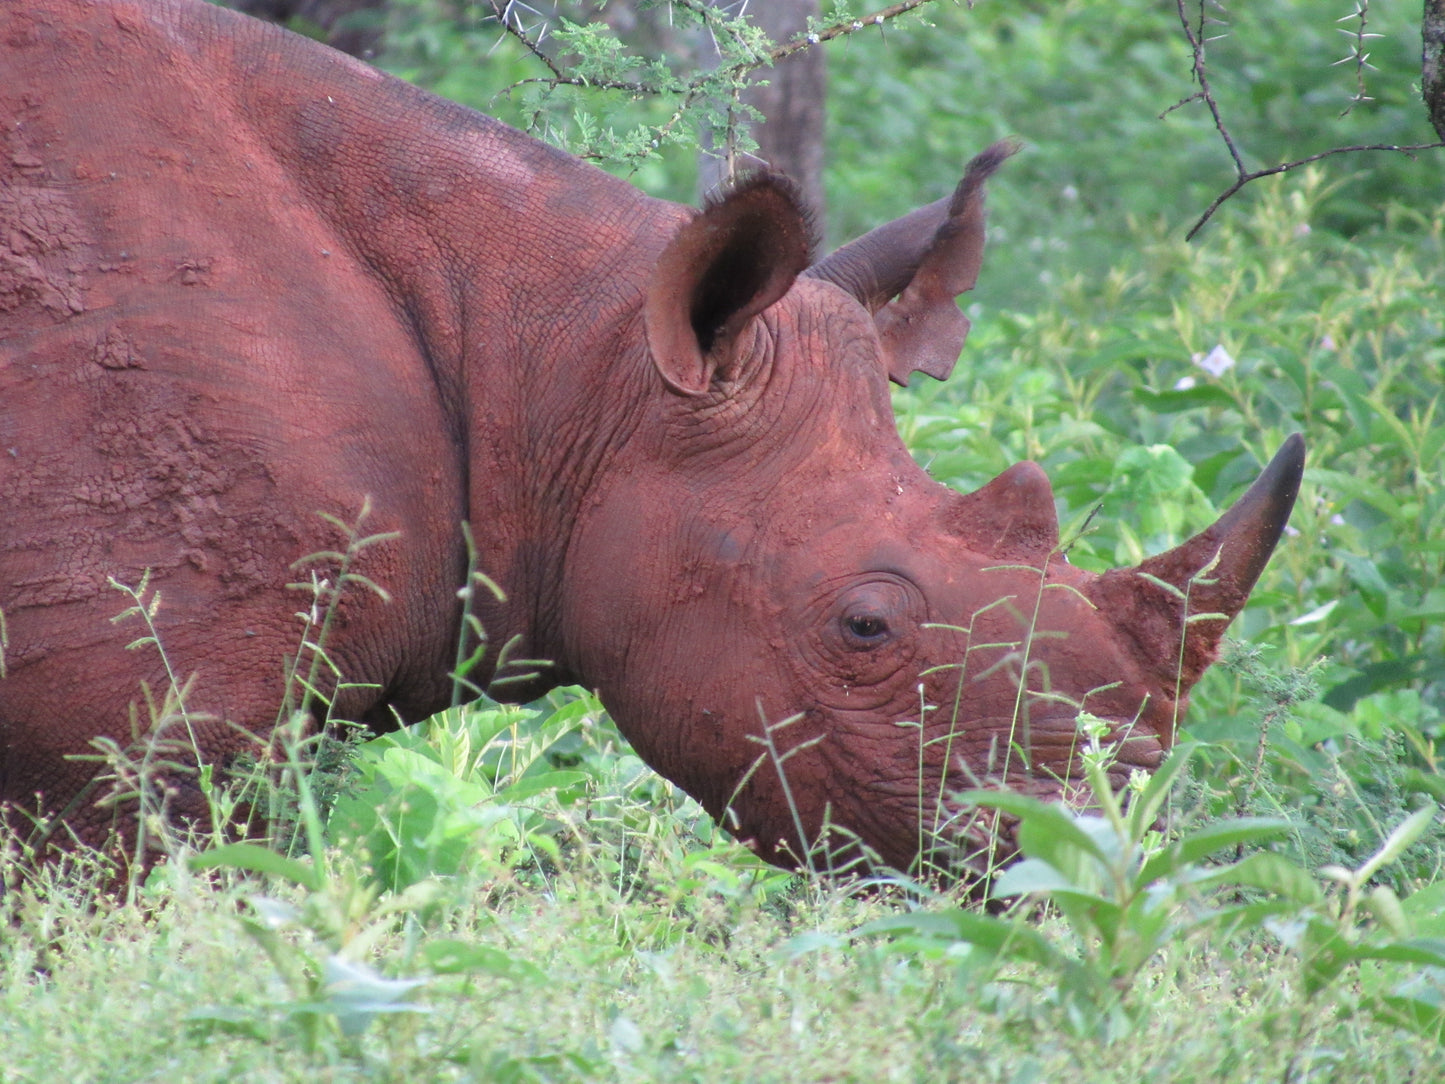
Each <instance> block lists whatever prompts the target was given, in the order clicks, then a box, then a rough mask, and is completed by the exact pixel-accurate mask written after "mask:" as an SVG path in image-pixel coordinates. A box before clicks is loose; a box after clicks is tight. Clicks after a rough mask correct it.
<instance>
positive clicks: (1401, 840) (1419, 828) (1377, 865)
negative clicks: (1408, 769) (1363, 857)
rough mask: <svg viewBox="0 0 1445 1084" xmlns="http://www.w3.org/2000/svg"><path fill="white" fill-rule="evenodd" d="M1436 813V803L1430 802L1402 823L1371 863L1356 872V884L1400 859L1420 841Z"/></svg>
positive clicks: (1362, 882) (1368, 862) (1373, 856)
mask: <svg viewBox="0 0 1445 1084" xmlns="http://www.w3.org/2000/svg"><path fill="white" fill-rule="evenodd" d="M1435 813H1436V807H1435V803H1434V802H1430V803H1427V804H1426V805H1425V806H1424V807H1423V808H1421V809H1417V810H1415V812H1413V813H1411V814H1410V815H1409V816H1408V817H1406V818H1405V819H1404V820H1403V821H1401V822H1400V823H1399V825H1398V826H1396V828H1395V830H1394V831H1393V832H1391V833H1390V834H1389V836H1388V837H1386V839H1385V842H1384V843H1383V844H1382V845H1381V847H1380V849H1379V850H1378V851H1376V852H1375V853H1374V855H1372V856H1371V857H1370V859H1369V861H1367V862H1366V863H1365V864H1364V865H1363V866H1361V867H1360V868H1359V869H1358V870H1356V871H1355V883H1356V884H1364V883H1365V882H1366V881H1368V880H1369V879H1370V878H1371V877H1373V876H1374V875H1375V874H1376V873H1378V872H1379V871H1380V870H1381V869H1382V868H1384V867H1385V866H1387V865H1389V864H1390V863H1391V862H1393V861H1395V859H1397V858H1399V857H1400V855H1401V853H1403V852H1404V850H1405V848H1407V847H1409V846H1410V844H1412V843H1414V842H1415V841H1416V840H1417V839H1419V838H1420V836H1421V835H1423V834H1424V832H1425V829H1427V828H1429V827H1430V822H1431V821H1432V820H1434V819H1435Z"/></svg>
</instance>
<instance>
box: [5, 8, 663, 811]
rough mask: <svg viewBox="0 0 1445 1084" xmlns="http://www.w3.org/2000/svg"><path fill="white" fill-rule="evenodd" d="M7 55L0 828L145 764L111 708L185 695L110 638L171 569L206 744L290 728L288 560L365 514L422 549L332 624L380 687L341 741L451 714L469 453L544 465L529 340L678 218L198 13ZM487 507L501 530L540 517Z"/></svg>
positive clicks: (174, 655) (45, 22)
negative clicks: (62, 691)
mask: <svg viewBox="0 0 1445 1084" xmlns="http://www.w3.org/2000/svg"><path fill="white" fill-rule="evenodd" d="M0 50H3V52H0V68H3V70H4V78H3V79H0V117H3V118H4V120H5V124H4V128H3V131H0V610H3V612H4V614H5V617H6V619H7V624H8V632H9V645H8V648H7V650H6V655H5V664H6V669H7V671H8V676H7V679H6V681H5V682H4V683H3V685H0V791H3V794H0V797H3V796H9V795H22V794H25V793H33V791H34V789H35V788H37V787H39V786H47V787H50V788H51V789H53V790H56V791H63V790H64V786H65V784H64V781H63V780H62V781H57V777H59V776H66V777H67V778H69V777H70V776H72V775H75V774H76V773H77V772H80V773H82V774H88V773H89V771H90V769H89V768H88V767H87V768H85V769H71V768H65V767H61V766H60V759H59V758H61V757H62V756H64V755H67V754H72V753H75V752H84V751H86V749H87V747H88V743H89V739H90V738H91V737H92V736H94V735H95V734H97V733H100V734H106V733H108V734H111V735H114V736H116V737H117V738H119V737H121V736H122V735H123V734H124V732H125V730H126V727H127V726H128V723H127V721H126V719H125V717H124V714H123V713H119V714H118V713H117V712H116V710H115V707H114V705H115V703H116V700H117V698H116V695H115V693H116V689H117V688H118V687H121V686H123V687H124V688H125V689H131V690H136V691H138V679H147V680H150V681H152V682H153V683H155V682H159V681H160V680H161V678H162V677H163V673H164V672H163V668H162V667H161V665H160V663H159V662H158V661H157V660H156V659H155V658H154V657H152V656H149V655H144V657H141V656H138V655H137V654H136V653H130V654H127V653H125V652H124V651H122V650H121V648H122V645H123V644H124V642H125V641H126V640H129V639H131V638H132V637H133V636H134V635H138V632H136V631H135V630H131V629H127V630H123V631H120V632H117V630H116V629H114V628H113V627H112V626H111V625H110V622H109V620H108V619H109V618H110V617H111V616H113V615H114V614H115V613H117V612H118V611H119V610H121V609H122V608H124V604H125V600H124V599H123V598H121V597H120V596H119V595H117V594H116V593H115V592H114V591H113V590H112V589H111V588H110V587H109V586H108V580H109V578H111V577H114V578H116V579H118V580H121V581H124V582H127V583H136V582H138V581H139V579H140V577H141V576H142V574H144V573H145V572H146V571H147V570H149V571H150V572H151V573H153V574H154V576H155V581H154V582H155V583H156V584H157V585H158V587H159V589H160V592H161V595H162V598H163V602H162V605H161V607H160V609H159V610H158V611H157V622H158V625H159V626H160V632H161V636H162V639H163V641H165V646H166V648H167V651H168V653H169V654H170V662H171V666H172V668H173V669H174V670H175V671H177V672H178V673H180V674H181V675H182V676H187V675H190V674H191V673H195V674H196V675H197V684H196V688H197V690H198V692H197V696H198V699H199V702H198V704H197V705H196V707H197V708H198V710H202V711H211V712H212V713H213V714H214V716H215V718H216V724H215V727H216V733H215V734H214V735H213V736H212V739H211V741H210V742H209V746H210V747H211V748H212V749H216V750H220V751H224V748H225V747H226V746H227V745H228V744H230V745H234V744H235V741H234V739H231V738H227V737H226V735H225V731H224V727H223V721H224V720H226V719H230V720H235V721H237V722H242V723H245V724H247V725H257V726H259V725H261V724H262V723H264V721H265V720H267V719H269V718H274V713H275V710H276V705H277V703H278V702H279V697H280V684H281V682H280V674H281V660H282V658H283V657H284V656H285V655H287V654H288V653H289V652H291V651H294V649H295V645H296V642H297V641H298V640H299V638H300V631H299V626H298V625H297V623H296V621H295V619H294V617H293V614H294V612H295V611H296V610H297V609H298V603H297V599H296V596H295V594H294V592H290V591H288V589H287V586H286V585H287V584H288V583H290V582H291V581H293V580H295V579H297V578H298V574H297V572H296V570H294V569H293V568H292V567H291V566H292V562H294V561H296V560H297V559H298V558H300V557H303V556H305V555H307V554H310V553H315V552H317V551H321V550H330V549H335V548H336V547H337V546H338V543H339V538H338V535H337V532H336V530H335V529H334V527H332V526H330V525H328V523H327V522H326V521H324V520H323V519H321V518H320V517H319V516H318V515H317V513H318V512H325V513H329V514H331V515H334V516H337V517H340V518H341V519H343V520H350V519H353V518H354V517H355V516H356V514H357V513H358V512H359V510H360V509H361V507H362V505H363V502H366V501H368V500H369V501H370V503H371V505H372V507H373V509H374V512H373V515H372V518H371V519H370V520H369V521H368V522H367V523H366V524H365V525H364V529H365V530H366V531H367V532H389V531H395V532H398V537H397V538H395V539H392V540H389V541H386V542H384V543H379V544H377V545H376V546H373V547H372V548H371V549H369V550H368V551H367V552H366V554H365V563H364V564H363V566H362V567H361V571H362V572H364V573H365V574H367V575H368V576H369V577H370V578H371V579H373V580H375V581H377V582H378V583H380V584H382V585H384V586H385V587H386V588H387V589H388V591H389V592H390V593H391V596H392V599H393V601H392V602H391V603H390V604H386V605H383V604H382V603H381V602H380V601H379V599H378V598H377V597H376V596H373V595H369V594H368V593H367V592H365V591H360V592H357V593H354V594H353V595H352V596H351V597H350V598H348V599H347V601H345V602H344V603H343V605H342V610H341V615H340V620H339V623H338V626H337V632H336V638H335V640H334V642H333V644H332V645H331V647H332V651H333V654H334V656H335V660H336V662H337V663H338V665H339V666H340V667H341V669H342V672H343V673H344V674H345V676H346V678H347V679H348V680H350V681H358V682H366V683H369V685H370V688H368V689H366V690H362V691H354V692H353V693H351V694H350V697H349V698H350V701H351V703H350V704H349V705H346V706H343V709H342V710H343V711H345V712H347V713H348V714H351V715H353V716H355V715H362V716H365V715H368V714H369V713H371V714H375V715H376V717H377V718H379V719H383V720H384V719H385V718H387V716H385V715H384V713H381V712H380V707H381V706H382V705H386V704H390V705H393V706H396V707H397V708H398V709H399V710H400V711H401V712H402V713H403V715H405V716H415V715H419V714H422V713H424V712H427V711H430V710H434V709H435V708H436V707H438V706H441V705H442V704H443V703H444V702H445V700H446V698H447V696H448V694H449V685H448V680H447V677H446V673H447V666H448V663H449V661H450V659H451V657H452V651H453V647H452V645H453V642H454V637H455V633H456V629H457V627H458V620H457V618H458V603H457V601H456V596H455V588H456V585H457V584H458V583H459V582H460V580H461V578H462V575H463V569H464V560H465V558H464V554H463V552H462V547H461V543H460V532H459V529H458V524H459V522H460V521H461V520H462V519H463V518H465V517H467V516H468V515H470V514H472V512H473V509H472V507H471V506H472V504H473V502H474V500H475V497H476V490H475V487H473V486H471V485H469V478H470V477H471V476H472V475H473V474H474V473H475V470H474V467H475V464H474V463H473V458H474V452H473V449H472V445H473V444H477V443H480V444H481V445H483V446H485V447H488V448H491V449H493V451H492V453H491V455H492V458H493V459H501V458H503V455H504V453H503V450H502V449H503V448H504V446H505V445H506V444H507V441H508V440H509V439H511V440H513V442H514V443H515V439H520V435H521V434H523V433H525V426H523V425H519V424H518V416H517V415H518V411H520V410H522V409H523V407H522V406H521V405H520V404H521V403H522V400H523V399H524V397H525V396H524V394H523V392H524V389H525V388H526V387H527V386H528V384H529V382H530V381H532V380H533V379H534V378H533V376H529V373H535V371H538V370H547V369H548V367H549V366H550V365H552V364H553V362H554V361H555V358H554V357H552V356H550V355H548V354H547V352H546V351H545V350H543V349H541V348H539V347H538V346H537V345H536V344H537V343H538V342H539V341H540V342H544V341H546V340H547V339H548V336H549V333H550V336H551V339H552V340H554V341H555V340H557V339H558V335H557V334H556V331H555V326H556V324H557V323H558V322H559V316H558V314H559V313H560V314H561V321H562V322H565V321H566V319H568V318H569V313H570V318H571V319H572V320H573V321H574V323H585V322H586V321H587V320H589V319H593V318H594V317H593V316H592V315H591V314H592V313H593V312H594V311H600V310H607V311H613V312H620V311H621V310H624V309H625V308H626V307H627V305H628V304H630V301H629V300H628V299H629V298H630V297H631V295H632V294H633V293H635V291H636V286H635V285H633V284H631V283H632V282H633V280H635V279H636V278H637V277H638V276H639V275H640V274H641V271H640V270H638V271H634V272H632V274H631V278H629V276H628V274H627V272H626V268H628V267H630V266H631V262H630V261H629V259H625V258H622V257H619V255H618V249H617V243H618V239H619V238H621V239H622V240H623V241H624V242H625V241H627V240H628V239H636V238H638V237H642V236H645V235H646V234H647V232H648V230H649V228H655V224H656V222H657V220H658V218H659V215H661V216H662V217H664V218H665V217H666V216H667V215H668V214H669V213H673V212H668V211H666V210H664V209H663V208H664V207H665V205H660V204H655V202H654V201H649V200H646V199H645V198H644V197H641V196H639V195H637V194H635V193H634V192H633V190H632V189H631V188H630V187H628V186H626V185H624V184H622V183H621V182H617V181H614V180H612V179H611V178H608V177H606V176H605V175H604V174H602V173H601V172H600V171H597V170H595V169H592V168H591V167H587V166H585V165H583V164H581V163H578V162H576V161H575V160H573V159H570V158H568V157H567V156H565V155H561V154H560V153H558V152H555V151H553V150H550V149H549V148H546V147H544V146H542V145H541V144H538V143H536V142H534V141H532V140H530V139H527V138H526V137H524V136H521V135H520V134H519V133H516V132H514V131H512V130H510V129H507V128H506V127H505V126H503V125H500V124H497V123H496V122H493V121H490V120H488V119H486V118H482V117H480V116H479V115H477V114H475V113H472V112H470V111H468V110H465V109H462V108H461V107H458V106H454V105H451V104H449V103H445V102H442V101H440V100H439V99H435V98H433V97H431V96H429V95H426V94H424V93H423V92H420V91H417V90H415V89H413V88H410V87H407V86H406V85H404V84H402V83H400V82H398V81H396V80H393V79H391V78H390V77H386V76H383V75H380V74H379V73H377V72H375V71H373V70H372V69H370V68H368V67H366V66H365V65H362V64H360V63H359V62H356V61H352V60H350V59H349V58H346V57H343V56H341V55H340V54H336V53H332V52H330V51H329V50H324V49H322V48H320V47H318V46H316V45H315V44H314V43H310V42H307V41H305V40H304V39H300V38H297V37H295V36H294V35H289V34H286V33H283V32H280V31H277V30H275V29H274V28H271V27H268V26H265V25H264V24H260V23H257V22H254V21H252V20H248V19H243V18H241V17H239V16H236V15H235V14H233V13H231V12H228V11H224V10H220V9H216V8H212V7H209V6H207V5H204V4H188V3H177V4H174V5H172V4H170V3H163V2H156V0H145V2H139V0H134V2H125V0H118V2H114V3H110V2H102V3H93V2H87V0H73V2H61V0H42V2H39V3H33V4H26V5H7V6H6V7H5V9H4V11H3V13H0ZM619 267H622V268H623V273H622V274H620V275H619V274H618V273H616V272H617V269H618V268H619ZM598 283H603V284H605V285H600V286H599V285H598ZM569 291H571V294H569ZM578 291H582V292H583V296H584V300H582V301H578V300H576V297H577V292H578ZM589 296H590V297H593V298H596V297H598V296H601V297H602V300H601V301H600V302H596V303H594V302H589V301H586V300H585V297H589ZM569 298H570V300H569ZM563 338H565V336H563ZM483 400H485V401H483ZM479 412H481V413H485V414H486V415H487V416H488V417H490V418H491V419H492V425H491V427H490V430H489V432H488V433H487V434H486V435H485V438H484V439H481V440H478V441H474V440H473V433H472V428H473V425H474V422H475V419H476V417H477V416H478V414H479ZM508 432H510V433H512V434H515V435H516V436H514V437H511V438H509V437H507V436H505V435H504V434H505V433H508ZM505 455H506V456H509V457H510V458H511V459H513V460H521V459H524V458H525V456H524V454H523V453H522V452H520V451H518V450H517V449H516V448H510V449H508V450H506V451H505ZM493 496H494V498H495V501H496V502H499V503H497V504H495V506H494V507H490V508H487V509H486V510H485V513H486V519H487V520H488V521H489V523H491V524H493V525H494V526H495V528H496V529H497V530H499V531H503V532H505V529H506V521H507V520H508V517H509V516H510V517H513V518H515V515H516V510H515V506H516V504H517V503H518V502H517V499H516V495H515V494H507V493H504V492H502V491H501V490H498V491H496V493H495V494H494V495H493ZM512 533H513V534H521V533H525V532H524V529H523V528H520V527H513V528H512ZM57 684H63V685H65V686H74V687H76V688H77V690H83V689H84V688H86V687H91V686H93V687H95V688H96V690H97V691H96V692H95V693H94V694H93V696H90V697H89V699H91V700H93V701H94V713H95V715H96V716H97V718H96V719H95V720H94V726H93V727H87V729H86V730H85V733H83V734H82V733H79V732H77V733H75V734H66V733H60V732H58V730H57V728H55V727H54V726H53V725H52V724H51V723H49V722H48V721H47V720H51V719H53V717H54V715H53V708H51V707H50V706H49V700H50V697H51V695H52V692H53V689H54V688H55V687H56V685H57ZM73 705H74V708H75V710H76V713H77V714H85V713H86V712H87V710H89V709H88V708H87V694H86V693H85V692H84V691H77V692H76V693H75V695H74V697H73ZM42 730H43V731H44V733H43V734H42V733H41V731H42ZM22 745H23V746H25V747H26V748H27V750H29V752H28V753H27V757H26V764H27V767H26V769H25V772H24V773H17V771H16V770H14V769H7V767H6V765H7V763H9V764H14V763H17V762H18V761H17V760H16V759H15V758H13V757H11V756H10V754H8V753H7V752H6V750H7V749H14V748H17V747H19V746H22ZM47 749H49V751H50V752H52V753H53V754H54V756H53V757H52V758H51V760H50V761H49V762H48V763H49V764H50V767H49V768H45V767H44V763H47V762H45V753H46V750H47ZM37 765H40V766H39V767H37ZM47 772H48V773H49V777H48V778H49V781H48V782H47V779H46V778H41V776H44V775H45V773H47ZM37 773H38V774H37ZM22 775H23V777H22ZM76 777H77V778H78V776H76Z"/></svg>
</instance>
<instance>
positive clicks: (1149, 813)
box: [1129, 741, 1199, 840]
mask: <svg viewBox="0 0 1445 1084" xmlns="http://www.w3.org/2000/svg"><path fill="white" fill-rule="evenodd" d="M1198 748H1199V743H1198V742H1192V741H1191V742H1180V743H1179V744H1178V745H1176V746H1175V747H1174V749H1173V751H1172V752H1171V753H1170V754H1169V757H1168V759H1166V760H1165V761H1164V763H1163V764H1161V765H1160V766H1159V768H1158V770H1157V771H1155V772H1154V774H1153V775H1151V776H1150V777H1149V782H1148V783H1146V784H1145V785H1144V789H1143V790H1142V791H1140V792H1139V793H1138V794H1137V795H1135V797H1134V799H1133V800H1132V801H1131V802H1130V803H1129V838H1130V839H1133V840H1139V839H1143V838H1144V833H1145V832H1146V831H1148V830H1149V827H1150V826H1151V825H1152V824H1153V823H1154V822H1155V821H1156V820H1157V819H1158V818H1159V811H1160V810H1161V809H1162V808H1163V807H1164V803H1165V801H1166V800H1167V799H1168V797H1169V791H1170V790H1171V789H1172V788H1173V786H1174V783H1175V780H1177V779H1178V778H1179V776H1180V774H1181V773H1182V772H1183V771H1184V769H1185V768H1186V767H1188V766H1189V761H1190V758H1191V757H1193V756H1194V753H1195V752H1196V750H1198Z"/></svg>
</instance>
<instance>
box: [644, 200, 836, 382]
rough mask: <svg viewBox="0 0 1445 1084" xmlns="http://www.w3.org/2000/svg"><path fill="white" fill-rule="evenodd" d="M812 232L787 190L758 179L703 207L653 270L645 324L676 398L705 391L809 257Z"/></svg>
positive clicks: (655, 358) (655, 360)
mask: <svg viewBox="0 0 1445 1084" xmlns="http://www.w3.org/2000/svg"><path fill="white" fill-rule="evenodd" d="M812 235H813V230H812V225H811V222H810V219H809V216H808V214H807V213H806V211H804V209H803V206H802V204H801V202H800V200H799V197H798V195H797V190H796V188H795V186H794V185H793V183H792V182H791V181H789V180H788V179H787V178H785V177H781V176H778V175H777V174H770V173H763V174H756V175H754V176H752V177H750V178H747V179H746V180H743V181H741V182H739V183H737V184H735V185H732V186H731V187H729V188H728V189H726V190H725V191H724V192H723V194H722V195H721V196H719V197H718V198H716V199H713V200H709V202H708V204H707V206H706V207H704V208H703V210H702V211H700V212H698V214H697V215H696V216H695V217H694V218H693V219H692V220H691V221H690V222H688V223H687V224H686V225H684V226H683V227H682V228H681V229H680V230H678V232H677V235H676V236H675V237H673V239H672V241H671V242H670V243H669V244H668V246H667V248H666V249H664V250H663V253H662V255H661V257H659V259H658V261H657V266H656V267H654V268H653V271H652V277H651V280H650V281H649V282H648V286H647V297H646V301H645V303H644V318H645V320H646V325H647V345H648V348H649V350H650V351H651V353H652V360H653V364H655V365H656V366H657V371H658V373H659V374H660V375H661V376H662V379H663V380H664V381H665V382H666V383H667V385H668V387H670V388H672V389H673V390H674V391H677V392H681V393H683V394H688V395H697V394H700V393H702V392H705V391H707V389H708V387H709V386H710V385H711V383H712V380H713V377H714V375H716V374H717V373H718V372H719V371H723V372H726V369H727V366H728V363H729V361H730V360H731V359H732V356H733V351H734V346H735V344H736V341H737V338H738V335H739V333H740V332H741V331H742V330H743V328H745V327H746V326H747V325H748V322H749V321H750V320H751V319H752V318H753V317H755V316H757V315H758V313H760V312H762V311H763V310H764V309H766V308H767V307H768V306H769V305H771V304H772V303H773V302H775V301H777V300H778V299H779V298H781V297H782V296H783V295H784V294H785V293H787V292H788V289H789V288H790V287H791V286H792V285H793V281H794V280H795V279H796V278H797V277H798V275H799V273H800V272H802V270H803V269H804V268H806V267H807V266H808V264H809V262H810V261H811V259H812Z"/></svg>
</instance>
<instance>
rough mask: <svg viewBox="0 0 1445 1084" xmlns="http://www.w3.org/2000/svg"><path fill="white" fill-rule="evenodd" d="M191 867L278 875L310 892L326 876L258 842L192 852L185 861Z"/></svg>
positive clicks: (321, 882) (324, 879)
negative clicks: (197, 852)
mask: <svg viewBox="0 0 1445 1084" xmlns="http://www.w3.org/2000/svg"><path fill="white" fill-rule="evenodd" d="M187 864H188V865H189V866H190V868H191V869H193V870H203V869H222V868H225V869H244V870H249V871H250V872H252V873H265V874H267V875H269V876H272V877H280V878H282V879H283V880H287V881H290V882H291V883H292V884H297V885H300V886H301V887H302V888H309V889H311V890H312V891H313V892H314V891H316V890H317V889H319V888H321V886H322V885H323V884H325V881H326V878H325V876H324V875H323V874H322V873H321V872H320V871H319V870H317V869H316V868H315V867H314V866H312V865H309V864H307V863H304V862H298V861H296V860H295V859H294V858H287V857H286V856H285V855H284V854H277V853H276V852H275V851H273V850H270V849H269V848H267V847H262V846H261V845H260V844H257V843H226V844H223V845H221V846H219V847H212V848H211V849H210V850H209V851H202V852H201V853H200V854H196V855H192V856H191V858H190V860H189V861H188V863H187Z"/></svg>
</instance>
